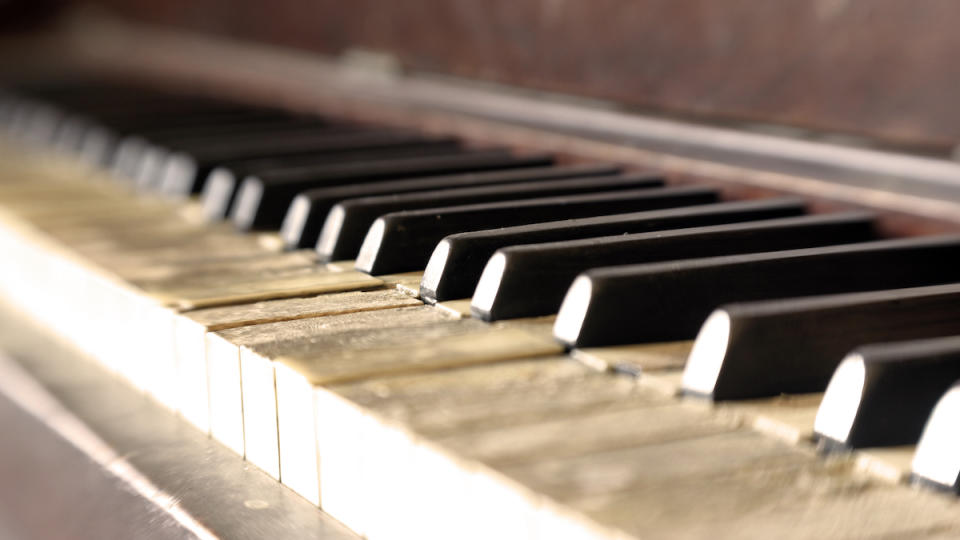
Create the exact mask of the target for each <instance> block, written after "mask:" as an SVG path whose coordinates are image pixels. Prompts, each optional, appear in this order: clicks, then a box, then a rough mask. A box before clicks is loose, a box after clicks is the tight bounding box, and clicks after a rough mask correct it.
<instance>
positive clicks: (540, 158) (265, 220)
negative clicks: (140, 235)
mask: <svg viewBox="0 0 960 540" xmlns="http://www.w3.org/2000/svg"><path fill="white" fill-rule="evenodd" d="M552 162H553V159H552V158H551V157H550V156H548V155H543V154H538V155H532V156H522V157H518V156H512V155H510V154H509V153H508V152H507V151H505V150H497V149H495V150H478V151H469V152H459V153H456V154H452V155H447V156H430V157H417V158H405V159H394V160H384V161H374V162H369V163H366V162H357V163H344V164H338V165H321V166H315V167H298V168H294V169H287V170H277V171H269V172H264V173H262V174H257V175H252V176H248V177H246V178H244V180H243V182H242V183H241V185H240V189H239V191H238V192H237V196H236V202H235V203H234V205H233V207H232V208H231V211H230V218H231V219H232V220H233V223H234V225H236V227H237V228H238V229H239V230H243V231H246V230H251V229H279V228H280V225H281V223H283V217H284V215H285V214H286V212H287V208H289V207H290V203H291V202H292V201H293V198H294V197H296V196H297V194H299V193H300V192H301V191H304V190H307V189H313V188H318V187H322V186H337V185H345V184H351V183H359V182H373V181H377V180H386V179H389V178H405V177H406V178H409V177H414V176H439V175H446V174H452V173H458V172H468V171H484V170H497V169H513V168H521V167H538V166H543V165H549V164H551V163H552Z"/></svg>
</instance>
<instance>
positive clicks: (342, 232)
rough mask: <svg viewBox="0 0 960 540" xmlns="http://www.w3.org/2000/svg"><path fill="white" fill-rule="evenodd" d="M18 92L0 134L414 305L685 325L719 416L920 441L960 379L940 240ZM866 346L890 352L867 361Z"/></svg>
mask: <svg viewBox="0 0 960 540" xmlns="http://www.w3.org/2000/svg"><path fill="white" fill-rule="evenodd" d="M31 90H32V91H33V93H34V94H35V95H37V96H38V98H39V99H23V98H13V97H7V98H6V99H4V100H2V102H0V122H2V123H3V125H5V126H7V131H8V132H11V133H14V134H16V135H19V136H20V137H21V138H24V139H27V140H30V141H33V142H35V143H41V144H46V145H47V146H51V147H53V148H55V149H57V150H60V151H63V152H67V153H72V154H74V155H77V156H79V157H81V159H84V160H86V161H88V162H91V163H93V164H97V165H100V166H105V167H108V168H109V169H110V170H111V171H112V172H113V174H114V175H115V176H117V177H118V178H120V179H123V180H124V181H128V182H132V183H133V184H134V185H135V186H136V187H137V189H140V190H143V191H154V192H159V193H163V194H165V195H167V196H174V197H185V196H188V195H190V194H194V193H201V194H202V198H203V206H204V210H205V213H206V215H207V217H208V218H209V219H210V220H211V221H214V220H221V219H225V218H228V217H229V218H230V219H232V220H233V222H234V224H236V226H237V227H238V228H239V229H240V230H251V229H256V230H270V229H274V230H276V229H279V230H280V231H281V234H282V237H283V238H284V240H285V242H286V243H287V246H288V247H290V248H300V247H312V246H314V245H315V246H316V248H317V251H318V254H319V257H320V258H321V259H322V260H341V259H352V258H356V260H357V268H358V269H361V270H364V271H367V272H370V273H372V274H378V275H379V274H388V273H398V272H405V271H411V270H420V269H424V268H425V269H426V270H425V272H424V278H423V282H422V285H421V296H422V297H423V298H424V300H426V301H428V302H437V301H444V300H450V299H457V298H464V297H471V296H472V298H473V300H472V311H473V312H474V314H475V315H476V316H478V317H480V318H482V319H486V320H495V319H503V318H515V317H527V316H536V315H544V314H550V313H557V312H559V314H558V317H557V323H556V328H555V334H556V336H557V338H558V339H560V340H561V341H563V342H565V343H567V344H569V345H570V346H577V347H584V346H601V345H616V344H625V343H642V342H658V341H669V340H677V339H690V338H693V337H694V336H697V334H698V330H699V337H698V339H697V342H696V345H695V348H694V351H693V354H692V355H691V358H690V361H689V362H688V365H687V368H686V371H685V375H684V388H685V390H686V391H687V392H689V393H693V394H698V395H704V396H709V397H711V398H712V399H716V400H728V399H744V398H752V397H761V396H770V395H777V394H780V393H799V392H813V391H822V390H823V389H824V388H826V387H827V384H828V382H829V381H830V380H831V378H833V381H834V382H833V383H831V385H830V391H829V392H828V393H827V399H825V401H824V407H823V408H822V409H821V412H822V414H821V418H822V420H821V419H818V425H817V429H818V431H819V432H820V434H821V435H822V436H823V438H824V441H825V442H827V443H828V444H827V445H826V446H828V447H836V446H839V447H843V448H850V447H862V446H877V445H893V444H912V443H916V442H917V441H918V439H919V438H920V434H921V431H922V428H923V426H924V422H925V421H926V419H927V418H928V416H929V415H930V411H931V410H932V409H933V406H934V405H935V403H936V402H937V399H938V398H939V397H940V396H941V395H943V393H944V392H945V391H946V390H947V389H948V387H949V386H950V384H951V383H952V382H953V381H955V380H957V379H958V378H960V339H957V338H951V337H945V336H951V335H954V334H960V284H956V283H954V282H957V281H960V280H958V279H957V277H958V276H956V270H955V268H956V263H957V262H958V258H960V238H958V237H952V236H951V237H927V238H914V239H898V240H883V239H880V238H879V237H878V235H877V232H876V230H875V228H874V224H873V218H872V216H871V215H869V214H866V213H841V214H831V215H815V216H810V215H806V214H805V209H804V205H803V203H802V201H799V200H794V199H774V200H762V201H746V202H722V201H721V199H720V197H719V194H718V193H717V192H716V191H714V190H711V189H706V188H701V187H665V183H664V180H663V178H661V177H660V176H658V175H651V174H625V173H623V172H622V171H621V169H620V168H619V167H616V166H612V165H566V166H560V165H556V164H555V163H554V162H553V159H552V157H551V156H548V155H524V156H517V155H514V154H513V153H511V152H509V151H507V150H504V149H492V150H491V149H471V148H464V147H463V145H461V144H460V142H459V141H457V140H456V139H453V138H450V137H430V136H424V135H422V134H419V133H415V132H410V131H405V130H397V129H385V128H382V127H376V126H364V125H359V124H355V123H353V124H351V123H346V122H341V121H335V120H330V119H320V118H313V117H299V116H291V115H289V114H286V113H282V112H278V111H272V110H265V109H256V108H250V107H244V106H238V105H233V104H225V103H221V102H214V101H208V100H201V99H196V98H184V97H176V96H170V95H166V94H160V93H155V92H147V91H138V92H130V91H129V89H123V88H110V87H106V88H105V87H99V86H93V87H91V88H86V87H82V88H79V89H78V88H76V87H74V88H69V89H67V90H66V91H65V90H63V89H61V88H57V87H53V88H40V89H37V88H33V89H31ZM51 102H52V103H56V106H51V105H48V103H51ZM63 111H70V113H69V114H67V113H64V112H63ZM571 283H572V286H571ZM711 312H712V314H711ZM708 316H709V317H708ZM704 320H707V322H706V324H703V322H704ZM701 326H702V329H701ZM903 340H920V341H914V342H905V343H904V342H902V341H903ZM878 342H899V343H892V344H887V345H870V346H863V345H864V344H870V343H878ZM857 347H860V348H859V349H857V350H856V352H855V353H854V355H853V356H851V357H850V358H848V361H846V362H844V364H843V365H844V367H843V368H842V369H840V370H837V366H838V364H840V361H841V359H843V358H844V355H845V354H846V353H848V352H849V351H850V350H852V349H855V348H857ZM851 366H852V367H851ZM835 373H836V375H835ZM837 396H841V397H837ZM958 413H960V412H958ZM941 424H942V425H943V426H947V427H946V428H942V429H951V426H952V425H954V424H951V423H950V422H942V423H941ZM957 445H958V446H960V443H958V444H957ZM955 453H956V454H957V457H958V458H960V451H958V452H955ZM938 455H940V454H938ZM938 459H940V458H938ZM956 473H957V474H955V475H954V476H953V479H952V481H951V482H950V483H949V485H951V486H953V487H957V486H958V484H957V482H956V479H957V475H960V465H958V468H957V471H956ZM927 476H929V475H927ZM941 483H943V482H941Z"/></svg>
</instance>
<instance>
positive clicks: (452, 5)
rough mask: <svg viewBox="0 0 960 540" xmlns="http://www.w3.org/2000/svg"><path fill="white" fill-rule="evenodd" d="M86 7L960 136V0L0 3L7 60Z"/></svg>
mask: <svg viewBox="0 0 960 540" xmlns="http://www.w3.org/2000/svg"><path fill="white" fill-rule="evenodd" d="M78 14H84V16H86V17H88V18H89V17H90V14H96V17H110V18H119V19H121V20H126V21H132V22H137V23H145V24H150V25H159V26H162V27H170V28H178V29H185V30H189V31H193V32H197V33H202V34H207V35H216V36H222V37H227V38H234V39H239V40H244V41H254V42H262V43H268V44H271V45H277V46H282V47H290V48H295V49H299V50H304V51H310V52H313V53H320V54H322V55H328V56H339V55H343V54H345V53H349V52H351V51H356V50H362V51H373V52H375V53H378V54H380V53H382V54H384V55H386V56H388V57H389V59H390V61H391V62H395V63H396V64H397V65H399V66H401V67H402V68H403V69H406V70H410V71H417V72H425V73H433V74H444V75H451V76H458V77H465V78H469V79H473V80H482V81H489V82H495V83H500V84H505V85H509V86H514V87H524V88H532V89H537V90H545V91H549V92H555V93H559V94H564V95H570V96H580V97H584V98H590V99H596V100H603V101H604V102H609V103H614V104H616V106H618V107H625V108H630V109H634V110H639V111H642V112H645V113H648V114H655V115H667V116H673V117H679V118H684V119H688V120H693V121H702V122H710V123H726V124H736V125H739V126H746V127H749V128H751V129H759V130H767V131H774V132H781V131H782V132H784V133H786V134H788V135H789V134H796V133H799V134H801V135H803V134H804V132H805V131H806V130H809V131H811V132H817V133H820V134H821V135H818V136H821V137H828V138H831V139H832V140H836V141H838V142H848V141H856V140H857V139H858V138H866V139H869V140H870V141H872V144H874V145H880V146H893V147H896V148H900V149H906V150H908V151H911V152H915V153H922V154H927V155H935V156H940V157H947V156H951V155H953V154H954V153H955V149H956V148H957V145H958V142H960V108H958V107H956V106H955V104H954V101H955V96H957V95H958V94H960V69H958V68H957V67H956V62H955V59H954V57H955V51H957V50H960V33H957V32H956V31H955V29H954V28H953V27H954V24H955V23H954V21H956V20H958V18H960V3H955V2H942V1H939V0H916V1H913V2H902V1H899V0H815V1H814V0H782V1H779V2H755V1H749V0H726V1H723V2H717V1H711V0H595V1H591V2H584V1H574V0H527V1H522V2H517V1H516V0H486V1H483V2H480V1H476V0H407V1H405V2H402V3H397V2H377V1H375V0H354V1H352V2H342V1H338V0H167V1H164V2H156V1H153V0H99V1H94V2H76V1H73V0H0V21H2V24H3V27H2V28H3V32H4V40H3V42H4V51H5V53H6V54H5V55H4V56H5V58H6V59H7V65H8V66H9V64H10V58H11V57H13V58H14V59H15V60H17V61H19V63H20V65H21V66H22V65H23V64H29V62H30V61H31V58H30V57H29V55H26V57H25V55H24V54H21V53H20V52H18V51H19V50H22V49H17V48H16V46H15V44H22V40H23V38H24V36H29V35H31V34H36V33H37V32H41V31H43V30H44V29H47V30H49V29H51V28H56V27H57V25H58V24H60V25H61V26H62V25H63V21H65V20H66V21H74V23H75V22H76V20H77V19H78ZM79 18H83V17H79ZM74 26H76V25H74ZM824 133H825V135H824Z"/></svg>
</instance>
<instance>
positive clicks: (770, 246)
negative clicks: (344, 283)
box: [471, 212, 876, 321]
mask: <svg viewBox="0 0 960 540" xmlns="http://www.w3.org/2000/svg"><path fill="white" fill-rule="evenodd" d="M875 238H876V232H875V230H874V226H873V216H872V215H870V214H865V213H859V212H858V213H843V214H828V215H816V216H802V217H790V218H782V219H775V220H765V221H756V222H749V223H735V224H725V225H711V226H707V227H697V228H692V229H676V230H672V231H665V232H648V233H639V234H627V235H620V236H606V237H602V238H586V239H579V240H568V241H563V242H549V243H544V244H530V245H522V246H512V247H507V248H503V249H501V250H499V251H497V252H496V253H495V254H494V255H493V257H491V259H490V262H489V263H488V264H487V266H486V269H485V270H484V272H483V276H482V277H481V278H480V280H479V283H478V284H477V289H476V293H475V294H474V295H473V302H472V305H471V312H472V314H473V315H474V316H475V317H477V318H479V319H482V320H485V321H495V320H499V319H512V318H518V317H534V316H537V315H548V314H550V313H556V312H557V310H558V309H559V308H560V304H561V302H563V296H564V294H565V293H566V292H567V288H568V287H569V286H570V282H572V281H573V279H574V278H575V277H577V274H579V273H580V272H583V271H585V270H589V269H590V268H595V267H597V266H613V265H618V264H642V263H649V262H659V261H671V260H680V259H691V258H696V257H713V256H718V255H733V254H737V253H755V252H761V251H771V250H777V249H781V250H782V249H797V248H805V247H815V246H826V245H834V244H846V243H854V242H864V241H867V240H873V239H875Z"/></svg>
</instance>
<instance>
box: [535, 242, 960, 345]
mask: <svg viewBox="0 0 960 540" xmlns="http://www.w3.org/2000/svg"><path fill="white" fill-rule="evenodd" d="M957 263H960V237H957V236H936V237H924V238H906V239H898V240H883V241H877V242H866V243H862V244H851V245H845V246H833V247H820V248H809V249H799V250H789V251H778V252H770V253H755V254H749V255H731V256H725V257H709V258H704V259H691V260H684V261H673V262H665V263H651V264H642V265H632V266H617V267H610V268H602V269H600V268H598V269H594V270H590V271H588V272H586V273H584V274H581V275H580V276H579V277H578V278H577V279H576V280H575V281H574V282H573V284H572V285H571V286H570V290H569V291H568V292H567V296H566V298H565V299H564V302H563V305H562V307H561V308H560V313H559V315H558V316H557V322H556V325H555V326H554V335H555V337H556V338H557V339H559V340H560V341H561V342H563V343H566V344H568V345H570V346H575V347H589V346H600V345H621V344H626V343H645V342H656V341H673V340H680V339H691V338H693V337H694V336H696V333H697V330H698V329H699V327H700V325H701V323H703V321H704V319H705V318H706V317H707V315H709V314H710V312H711V311H712V310H713V309H715V308H716V307H717V306H720V305H722V304H726V303H730V302H737V301H747V300H761V299H770V298H784V297H790V296H813V295H818V294H832V293H842V292H856V291H867V290H877V289H892V288H899V287H919V286H924V285H934V284H942V283H949V282H951V281H954V280H956V279H957V274H956V265H957Z"/></svg>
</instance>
